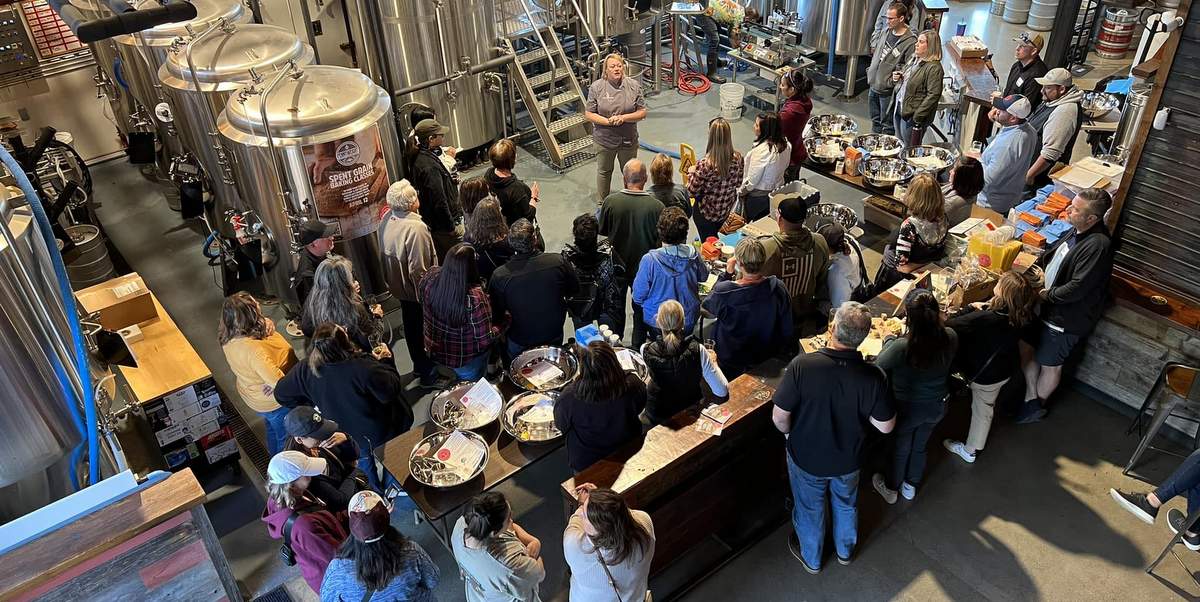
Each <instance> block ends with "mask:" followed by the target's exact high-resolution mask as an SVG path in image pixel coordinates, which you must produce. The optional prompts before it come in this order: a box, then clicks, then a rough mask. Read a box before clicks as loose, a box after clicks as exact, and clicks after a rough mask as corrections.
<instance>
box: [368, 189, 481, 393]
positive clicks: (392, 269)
mask: <svg viewBox="0 0 1200 602" xmlns="http://www.w3.org/2000/svg"><path fill="white" fill-rule="evenodd" d="M464 186H465V184H464ZM387 203H388V207H389V208H391V211H389V212H388V214H387V218H386V219H385V220H384V221H383V223H382V224H380V226H379V250H380V251H381V252H382V253H383V272H384V274H385V276H386V277H387V283H388V290H390V291H391V293H392V296H394V297H396V299H397V300H399V301H400V316H401V319H402V320H403V322H404V344H405V346H406V347H407V348H408V356H409V357H410V358H412V363H413V372H414V373H416V375H417V377H418V378H419V379H420V382H421V386H424V387H433V386H435V385H437V384H438V383H437V367H436V366H435V365H434V364H433V360H431V359H429V356H428V355H426V353H425V341H424V338H423V337H422V336H421V325H422V324H423V323H424V322H425V317H424V314H423V313H422V312H421V301H420V298H419V297H418V295H417V286H418V285H419V284H420V283H421V279H422V278H424V277H425V273H426V272H428V271H429V270H430V269H431V268H433V267H434V266H436V265H437V252H436V251H434V248H433V237H432V236H430V234H429V227H428V226H426V225H425V222H423V221H421V214H420V209H421V202H420V199H419V198H418V197H417V190H416V189H415V188H413V186H412V184H410V183H409V181H408V180H400V181H399V182H396V183H395V184H392V185H391V186H390V187H388V191H387Z"/></svg>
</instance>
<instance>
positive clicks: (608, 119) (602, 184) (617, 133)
mask: <svg viewBox="0 0 1200 602" xmlns="http://www.w3.org/2000/svg"><path fill="white" fill-rule="evenodd" d="M583 115H584V117H585V118H586V119H587V120H588V121H590V122H592V124H593V125H594V126H595V127H594V128H593V129H592V140H593V141H594V142H595V143H596V200H597V201H604V200H605V199H606V198H608V193H609V191H610V190H612V172H613V161H614V160H616V162H617V165H618V166H623V165H625V164H626V163H628V162H629V161H630V160H632V159H635V158H637V149H638V131H637V122H639V121H641V120H643V119H645V118H646V97H645V96H644V95H643V94H642V83H641V82H639V81H638V78H635V77H625V57H622V56H621V55H619V54H616V53H613V54H610V55H608V56H606V57H604V77H602V78H600V79H598V80H596V81H594V82H592V85H591V87H589V88H588V97H587V106H586V108H585V110H584V113H583ZM643 182H645V180H643Z"/></svg>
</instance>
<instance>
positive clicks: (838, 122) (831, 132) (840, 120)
mask: <svg viewBox="0 0 1200 602" xmlns="http://www.w3.org/2000/svg"><path fill="white" fill-rule="evenodd" d="M808 130H809V132H810V134H811V135H812V136H811V137H814V138H815V137H817V136H826V137H836V138H853V137H855V136H857V135H858V122H857V121H855V120H854V118H853V117H851V116H849V115H813V116H812V118H811V119H809V120H808Z"/></svg>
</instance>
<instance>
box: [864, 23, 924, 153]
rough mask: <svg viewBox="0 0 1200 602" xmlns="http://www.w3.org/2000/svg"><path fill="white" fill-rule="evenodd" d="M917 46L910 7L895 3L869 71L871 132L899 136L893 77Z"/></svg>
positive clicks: (873, 55) (901, 68)
mask: <svg viewBox="0 0 1200 602" xmlns="http://www.w3.org/2000/svg"><path fill="white" fill-rule="evenodd" d="M916 45H917V36H915V35H913V32H912V31H911V30H909V28H908V7H907V6H905V5H904V4H903V3H901V2H892V3H891V5H890V6H888V9H887V30H886V31H884V32H882V33H881V34H880V36H879V39H878V41H876V42H875V52H874V54H872V55H871V65H870V66H869V67H867V84H868V85H870V88H871V89H870V90H869V91H868V92H867V102H868V104H869V106H870V108H871V109H870V110H871V132H873V133H876V134H891V135H895V134H896V128H895V125H894V124H893V115H892V111H893V110H894V107H892V106H891V105H892V91H893V90H895V88H896V81H895V80H894V79H893V78H892V73H893V72H895V71H901V70H903V69H904V65H905V63H907V62H908V59H909V58H911V57H912V55H913V52H914V48H916Z"/></svg>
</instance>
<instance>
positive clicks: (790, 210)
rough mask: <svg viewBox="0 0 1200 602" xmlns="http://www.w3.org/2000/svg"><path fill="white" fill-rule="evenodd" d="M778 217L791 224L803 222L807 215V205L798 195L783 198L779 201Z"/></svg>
mask: <svg viewBox="0 0 1200 602" xmlns="http://www.w3.org/2000/svg"><path fill="white" fill-rule="evenodd" d="M779 217H782V218H783V219H785V220H787V221H789V222H791V223H793V224H803V223H804V220H805V218H807V217H808V205H806V204H805V203H804V200H803V199H800V198H798V197H794V196H791V197H788V198H785V199H783V200H782V201H779Z"/></svg>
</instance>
